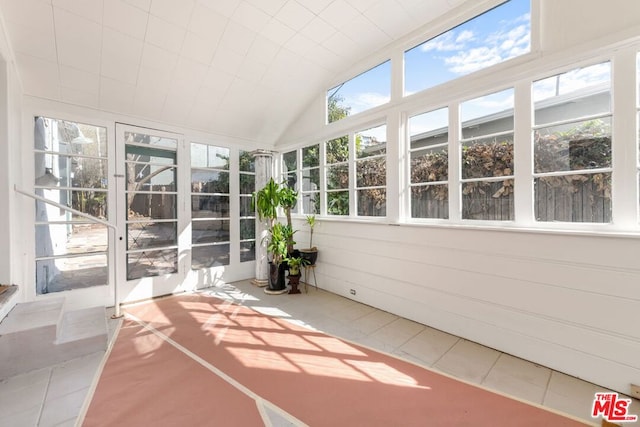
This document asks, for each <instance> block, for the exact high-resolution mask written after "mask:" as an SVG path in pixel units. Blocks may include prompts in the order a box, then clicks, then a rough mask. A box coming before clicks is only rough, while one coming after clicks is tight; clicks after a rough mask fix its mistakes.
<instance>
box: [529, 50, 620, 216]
mask: <svg viewBox="0 0 640 427" xmlns="http://www.w3.org/2000/svg"><path fill="white" fill-rule="evenodd" d="M533 100H534V102H535V106H534V108H535V114H534V115H535V120H534V127H533V131H534V182H535V215H536V219H537V220H538V221H566V222H600V223H602V222H611V172H612V168H611V64H610V63H609V62H605V63H602V64H596V65H592V66H589V67H584V68H578V69H574V70H571V71H568V72H566V73H562V74H557V75H554V76H551V77H548V78H546V79H543V80H539V81H536V82H534V83H533Z"/></svg>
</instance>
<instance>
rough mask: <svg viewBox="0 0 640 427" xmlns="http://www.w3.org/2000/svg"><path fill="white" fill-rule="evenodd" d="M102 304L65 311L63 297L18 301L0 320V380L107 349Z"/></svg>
mask: <svg viewBox="0 0 640 427" xmlns="http://www.w3.org/2000/svg"><path fill="white" fill-rule="evenodd" d="M107 339H108V338H107V321H106V313H105V309H104V307H92V308H87V309H82V310H76V311H68V312H65V311H64V298H52V299H46V300H41V301H36V302H30V303H24V304H17V305H16V306H15V307H14V308H13V310H11V312H10V313H9V315H8V316H7V317H6V318H5V319H4V320H3V321H2V323H0V360H2V363H0V379H4V378H8V377H11V376H13V375H17V374H20V373H23V372H27V371H30V370H33V369H38V368H43V367H45V366H49V365H52V364H56V363H61V362H64V361H67V360H71V359H75V358H77V357H81V356H84V355H87V354H91V353H95V352H98V351H103V350H105V349H106V348H107Z"/></svg>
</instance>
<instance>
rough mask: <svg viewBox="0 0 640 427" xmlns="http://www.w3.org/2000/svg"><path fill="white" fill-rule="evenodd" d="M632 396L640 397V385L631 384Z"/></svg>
mask: <svg viewBox="0 0 640 427" xmlns="http://www.w3.org/2000/svg"><path fill="white" fill-rule="evenodd" d="M631 397H634V398H636V399H640V385H636V384H631Z"/></svg>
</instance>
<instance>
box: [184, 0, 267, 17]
mask: <svg viewBox="0 0 640 427" xmlns="http://www.w3.org/2000/svg"><path fill="white" fill-rule="evenodd" d="M261 1H264V0H261ZM197 2H198V3H200V4H203V5H204V6H207V7H208V8H209V9H211V10H213V11H215V12H217V13H219V14H221V15H222V16H224V17H227V18H231V16H233V12H235V10H236V8H237V7H238V5H239V4H240V3H242V1H241V0H224V1H221V0H198V1H197ZM267 3H269V1H267Z"/></svg>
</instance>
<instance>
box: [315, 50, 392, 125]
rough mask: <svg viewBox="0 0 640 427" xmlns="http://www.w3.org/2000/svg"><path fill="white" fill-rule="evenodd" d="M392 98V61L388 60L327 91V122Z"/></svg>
mask: <svg viewBox="0 0 640 427" xmlns="http://www.w3.org/2000/svg"><path fill="white" fill-rule="evenodd" d="M390 98H391V61H386V62H383V63H382V64H380V65H378V66H377V67H374V68H372V69H370V70H368V71H365V72H364V73H362V74H360V75H358V76H356V77H354V78H352V79H351V80H347V81H346V82H344V83H341V84H339V85H338V86H336V87H334V88H332V89H329V90H328V91H327V122H328V123H332V122H335V121H338V120H340V119H343V118H345V117H347V116H349V115H351V114H356V113H360V112H362V111H366V110H369V109H371V108H373V107H377V106H379V105H382V104H386V103H387V102H389V99H390Z"/></svg>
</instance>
